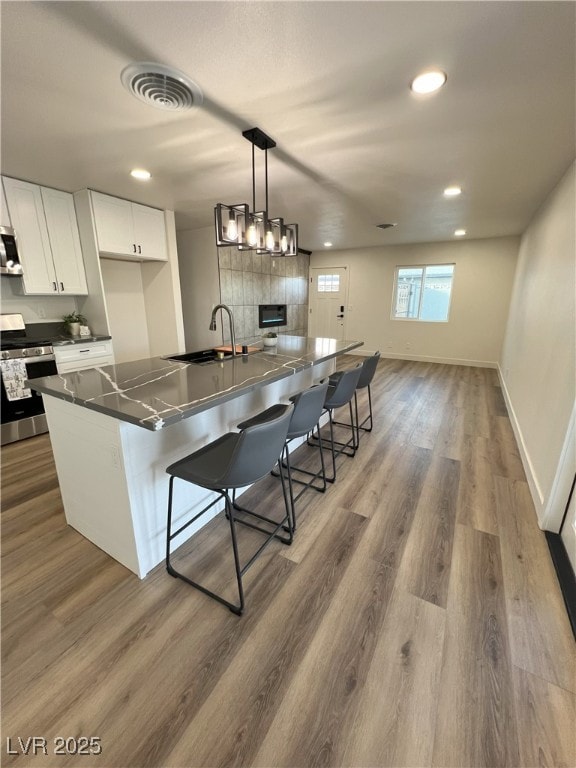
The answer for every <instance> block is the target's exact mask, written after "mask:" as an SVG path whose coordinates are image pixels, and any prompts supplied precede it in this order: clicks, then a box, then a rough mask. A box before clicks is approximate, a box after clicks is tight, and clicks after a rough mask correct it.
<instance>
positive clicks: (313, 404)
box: [238, 379, 328, 531]
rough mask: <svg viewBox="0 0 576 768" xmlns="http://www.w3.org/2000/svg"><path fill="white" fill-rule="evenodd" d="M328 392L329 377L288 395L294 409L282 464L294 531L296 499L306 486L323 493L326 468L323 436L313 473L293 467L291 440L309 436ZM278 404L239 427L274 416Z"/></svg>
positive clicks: (325, 486) (315, 424)
mask: <svg viewBox="0 0 576 768" xmlns="http://www.w3.org/2000/svg"><path fill="white" fill-rule="evenodd" d="M327 391H328V380H327V379H325V380H323V381H321V382H319V383H318V384H315V385H314V386H312V387H310V388H309V389H305V390H304V391H302V392H298V394H296V395H292V397H290V401H291V402H292V403H293V405H294V410H293V411H292V417H291V419H290V425H289V427H288V433H287V435H286V441H285V443H284V448H283V451H282V456H281V460H282V467H283V468H285V469H286V470H287V477H288V490H289V495H290V509H291V512H292V529H293V530H294V531H295V530H296V502H297V501H298V499H299V498H300V497H301V496H302V494H303V493H304V492H305V491H306V490H307V489H308V488H313V489H314V490H315V491H318V492H320V493H324V492H325V491H326V488H327V485H326V467H325V464H324V453H323V450H322V438H321V437H320V439H319V448H320V469H318V470H317V471H316V472H312V471H310V470H308V469H303V468H302V467H298V466H294V465H293V464H292V463H291V461H290V443H291V442H292V441H293V440H295V439H296V438H298V437H303V436H304V435H308V434H309V433H310V432H312V430H313V429H314V427H316V426H317V425H318V422H319V421H320V416H321V415H322V413H323V410H324V401H325V399H326V393H327ZM280 407H281V406H279V405H273V406H272V407H271V408H268V410H266V411H264V412H263V413H261V414H259V415H258V416H255V417H253V418H252V419H248V420H247V421H243V422H242V423H241V424H238V429H245V428H246V427H248V426H252V425H253V424H255V423H257V422H258V420H259V419H261V418H267V417H270V416H273V415H274V413H275V411H276V409H278V408H280ZM280 472H281V469H280V470H279V471H278V472H276V471H275V470H274V469H273V470H272V474H273V475H274V476H275V477H278V476H281V475H280ZM294 472H297V473H301V474H303V475H307V476H308V477H309V480H308V481H304V480H300V479H299V478H297V477H294ZM315 481H319V483H318V484H316V482H315ZM294 483H298V484H299V485H302V486H304V487H303V488H302V489H301V490H300V492H299V493H298V494H297V495H296V496H295V495H294V486H293V484H294Z"/></svg>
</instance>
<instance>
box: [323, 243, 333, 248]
mask: <svg viewBox="0 0 576 768" xmlns="http://www.w3.org/2000/svg"><path fill="white" fill-rule="evenodd" d="M324 247H325V248H332V243H324Z"/></svg>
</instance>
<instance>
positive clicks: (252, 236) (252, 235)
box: [248, 222, 258, 245]
mask: <svg viewBox="0 0 576 768" xmlns="http://www.w3.org/2000/svg"><path fill="white" fill-rule="evenodd" d="M257 242H258V234H257V232H256V226H255V224H254V222H252V223H251V224H250V226H249V227H248V245H256V243H257Z"/></svg>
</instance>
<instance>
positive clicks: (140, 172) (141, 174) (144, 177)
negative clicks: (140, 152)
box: [130, 168, 150, 181]
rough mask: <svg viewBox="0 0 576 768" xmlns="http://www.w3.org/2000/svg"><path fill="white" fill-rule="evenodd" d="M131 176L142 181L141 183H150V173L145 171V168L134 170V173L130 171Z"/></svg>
mask: <svg viewBox="0 0 576 768" xmlns="http://www.w3.org/2000/svg"><path fill="white" fill-rule="evenodd" d="M130 176H133V177H134V178H135V179H140V181H148V179H149V178H150V171H145V170H144V169H143V168H134V170H133V171H130Z"/></svg>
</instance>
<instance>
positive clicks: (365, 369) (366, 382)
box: [334, 352, 380, 449]
mask: <svg viewBox="0 0 576 768" xmlns="http://www.w3.org/2000/svg"><path fill="white" fill-rule="evenodd" d="M379 360H380V352H375V353H374V354H373V355H371V356H370V357H367V358H365V359H364V362H363V363H362V371H361V373H360V378H359V379H358V384H357V385H356V389H355V390H354V412H355V415H356V449H358V446H359V445H360V430H362V431H363V432H372V428H373V426H374V420H373V418H372V393H371V391H370V384H371V383H372V379H373V378H374V374H375V373H376V367H377V365H378V361H379ZM359 389H367V390H368V415H367V416H366V418H365V419H363V420H362V422H360V421H359V418H358V390H359ZM367 421H369V422H370V426H369V427H365V426H364V424H366V422H367ZM334 424H338V426H341V427H348V426H350V425H349V424H346V423H345V422H342V421H335V422H334Z"/></svg>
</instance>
